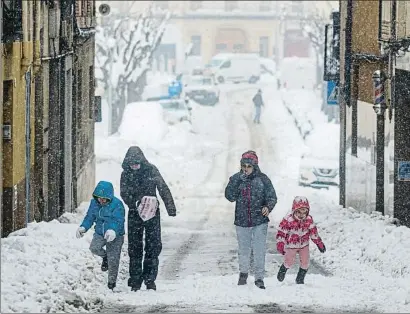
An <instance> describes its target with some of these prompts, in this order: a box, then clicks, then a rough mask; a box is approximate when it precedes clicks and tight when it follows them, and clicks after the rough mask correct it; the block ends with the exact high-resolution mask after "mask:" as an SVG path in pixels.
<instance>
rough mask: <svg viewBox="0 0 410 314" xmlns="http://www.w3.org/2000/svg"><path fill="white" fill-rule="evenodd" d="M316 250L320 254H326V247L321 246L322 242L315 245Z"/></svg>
mask: <svg viewBox="0 0 410 314" xmlns="http://www.w3.org/2000/svg"><path fill="white" fill-rule="evenodd" d="M317 248H318V249H319V251H320V253H325V252H326V247H325V245H324V244H323V242H319V243H318V244H317Z"/></svg>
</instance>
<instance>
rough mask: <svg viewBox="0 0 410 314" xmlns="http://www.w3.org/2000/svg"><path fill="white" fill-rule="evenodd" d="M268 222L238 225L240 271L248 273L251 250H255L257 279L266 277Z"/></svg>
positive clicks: (254, 260)
mask: <svg viewBox="0 0 410 314" xmlns="http://www.w3.org/2000/svg"><path fill="white" fill-rule="evenodd" d="M267 233H268V224H267V223H264V224H261V225H259V226H255V227H249V228H248V227H238V226H236V236H237V238H238V259H239V272H241V273H248V272H249V268H250V263H251V250H253V265H254V268H255V280H258V279H262V280H263V279H264V277H265V255H266V236H267Z"/></svg>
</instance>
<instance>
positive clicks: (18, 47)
mask: <svg viewBox="0 0 410 314" xmlns="http://www.w3.org/2000/svg"><path fill="white" fill-rule="evenodd" d="M5 47H6V51H7V53H6V55H5V57H4V80H5V81H7V80H12V81H13V89H12V99H13V103H12V104H11V106H7V107H5V108H4V118H5V119H4V122H5V123H7V122H10V123H11V132H12V140H11V141H5V142H4V147H3V150H4V156H3V166H4V173H3V176H4V187H12V186H14V185H15V184H17V183H18V182H21V180H23V179H24V177H25V167H24V165H25V160H26V154H25V152H26V147H25V140H26V139H25V132H26V130H25V118H26V113H25V107H26V105H25V101H26V100H25V89H26V84H25V78H24V74H25V72H24V71H25V70H26V67H22V64H21V61H22V47H23V43H21V42H13V43H12V44H6V45H5ZM26 49H27V53H28V56H32V51H33V43H32V42H28V43H26ZM30 103H31V126H32V128H31V154H32V156H34V122H35V119H34V83H33V78H32V84H31V101H30ZM33 164H34V160H33V159H32V165H33Z"/></svg>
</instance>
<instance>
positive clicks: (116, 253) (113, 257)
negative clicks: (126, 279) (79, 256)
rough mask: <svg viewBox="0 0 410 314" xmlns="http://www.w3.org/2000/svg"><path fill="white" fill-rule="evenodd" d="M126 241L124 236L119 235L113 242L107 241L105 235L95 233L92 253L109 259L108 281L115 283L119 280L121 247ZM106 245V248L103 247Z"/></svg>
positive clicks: (91, 246)
mask: <svg viewBox="0 0 410 314" xmlns="http://www.w3.org/2000/svg"><path fill="white" fill-rule="evenodd" d="M123 243H124V236H118V235H117V237H116V238H115V239H114V240H113V241H111V242H107V240H105V239H104V237H103V236H101V235H99V234H96V233H94V236H93V240H92V241H91V244H90V251H91V253H93V254H95V255H98V256H101V257H102V258H104V257H107V260H108V282H110V283H115V282H116V281H117V276H118V269H119V266H120V259H121V248H122V245H123ZM104 246H105V247H106V250H104V249H103V247H104Z"/></svg>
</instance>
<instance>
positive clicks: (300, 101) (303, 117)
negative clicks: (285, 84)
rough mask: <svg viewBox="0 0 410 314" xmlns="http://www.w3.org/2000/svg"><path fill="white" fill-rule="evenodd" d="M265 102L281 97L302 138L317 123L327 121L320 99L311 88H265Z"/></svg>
mask: <svg viewBox="0 0 410 314" xmlns="http://www.w3.org/2000/svg"><path fill="white" fill-rule="evenodd" d="M264 94H265V97H266V100H265V102H269V101H271V102H272V101H275V102H277V101H278V99H281V101H282V103H283V105H284V106H285V108H286V110H287V111H288V113H289V114H290V115H291V116H292V118H293V122H294V124H295V125H296V127H297V128H298V130H299V133H300V135H301V136H302V138H306V137H307V136H308V135H309V134H310V133H311V132H312V131H313V130H314V129H315V127H316V125H317V124H322V123H326V122H327V117H326V115H325V114H324V113H323V112H322V111H321V110H320V103H321V102H322V100H321V99H320V98H318V96H317V94H316V93H315V92H314V91H313V90H306V89H293V90H292V89H286V88H282V89H280V90H275V89H273V88H271V86H270V87H269V88H265V93H264Z"/></svg>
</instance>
